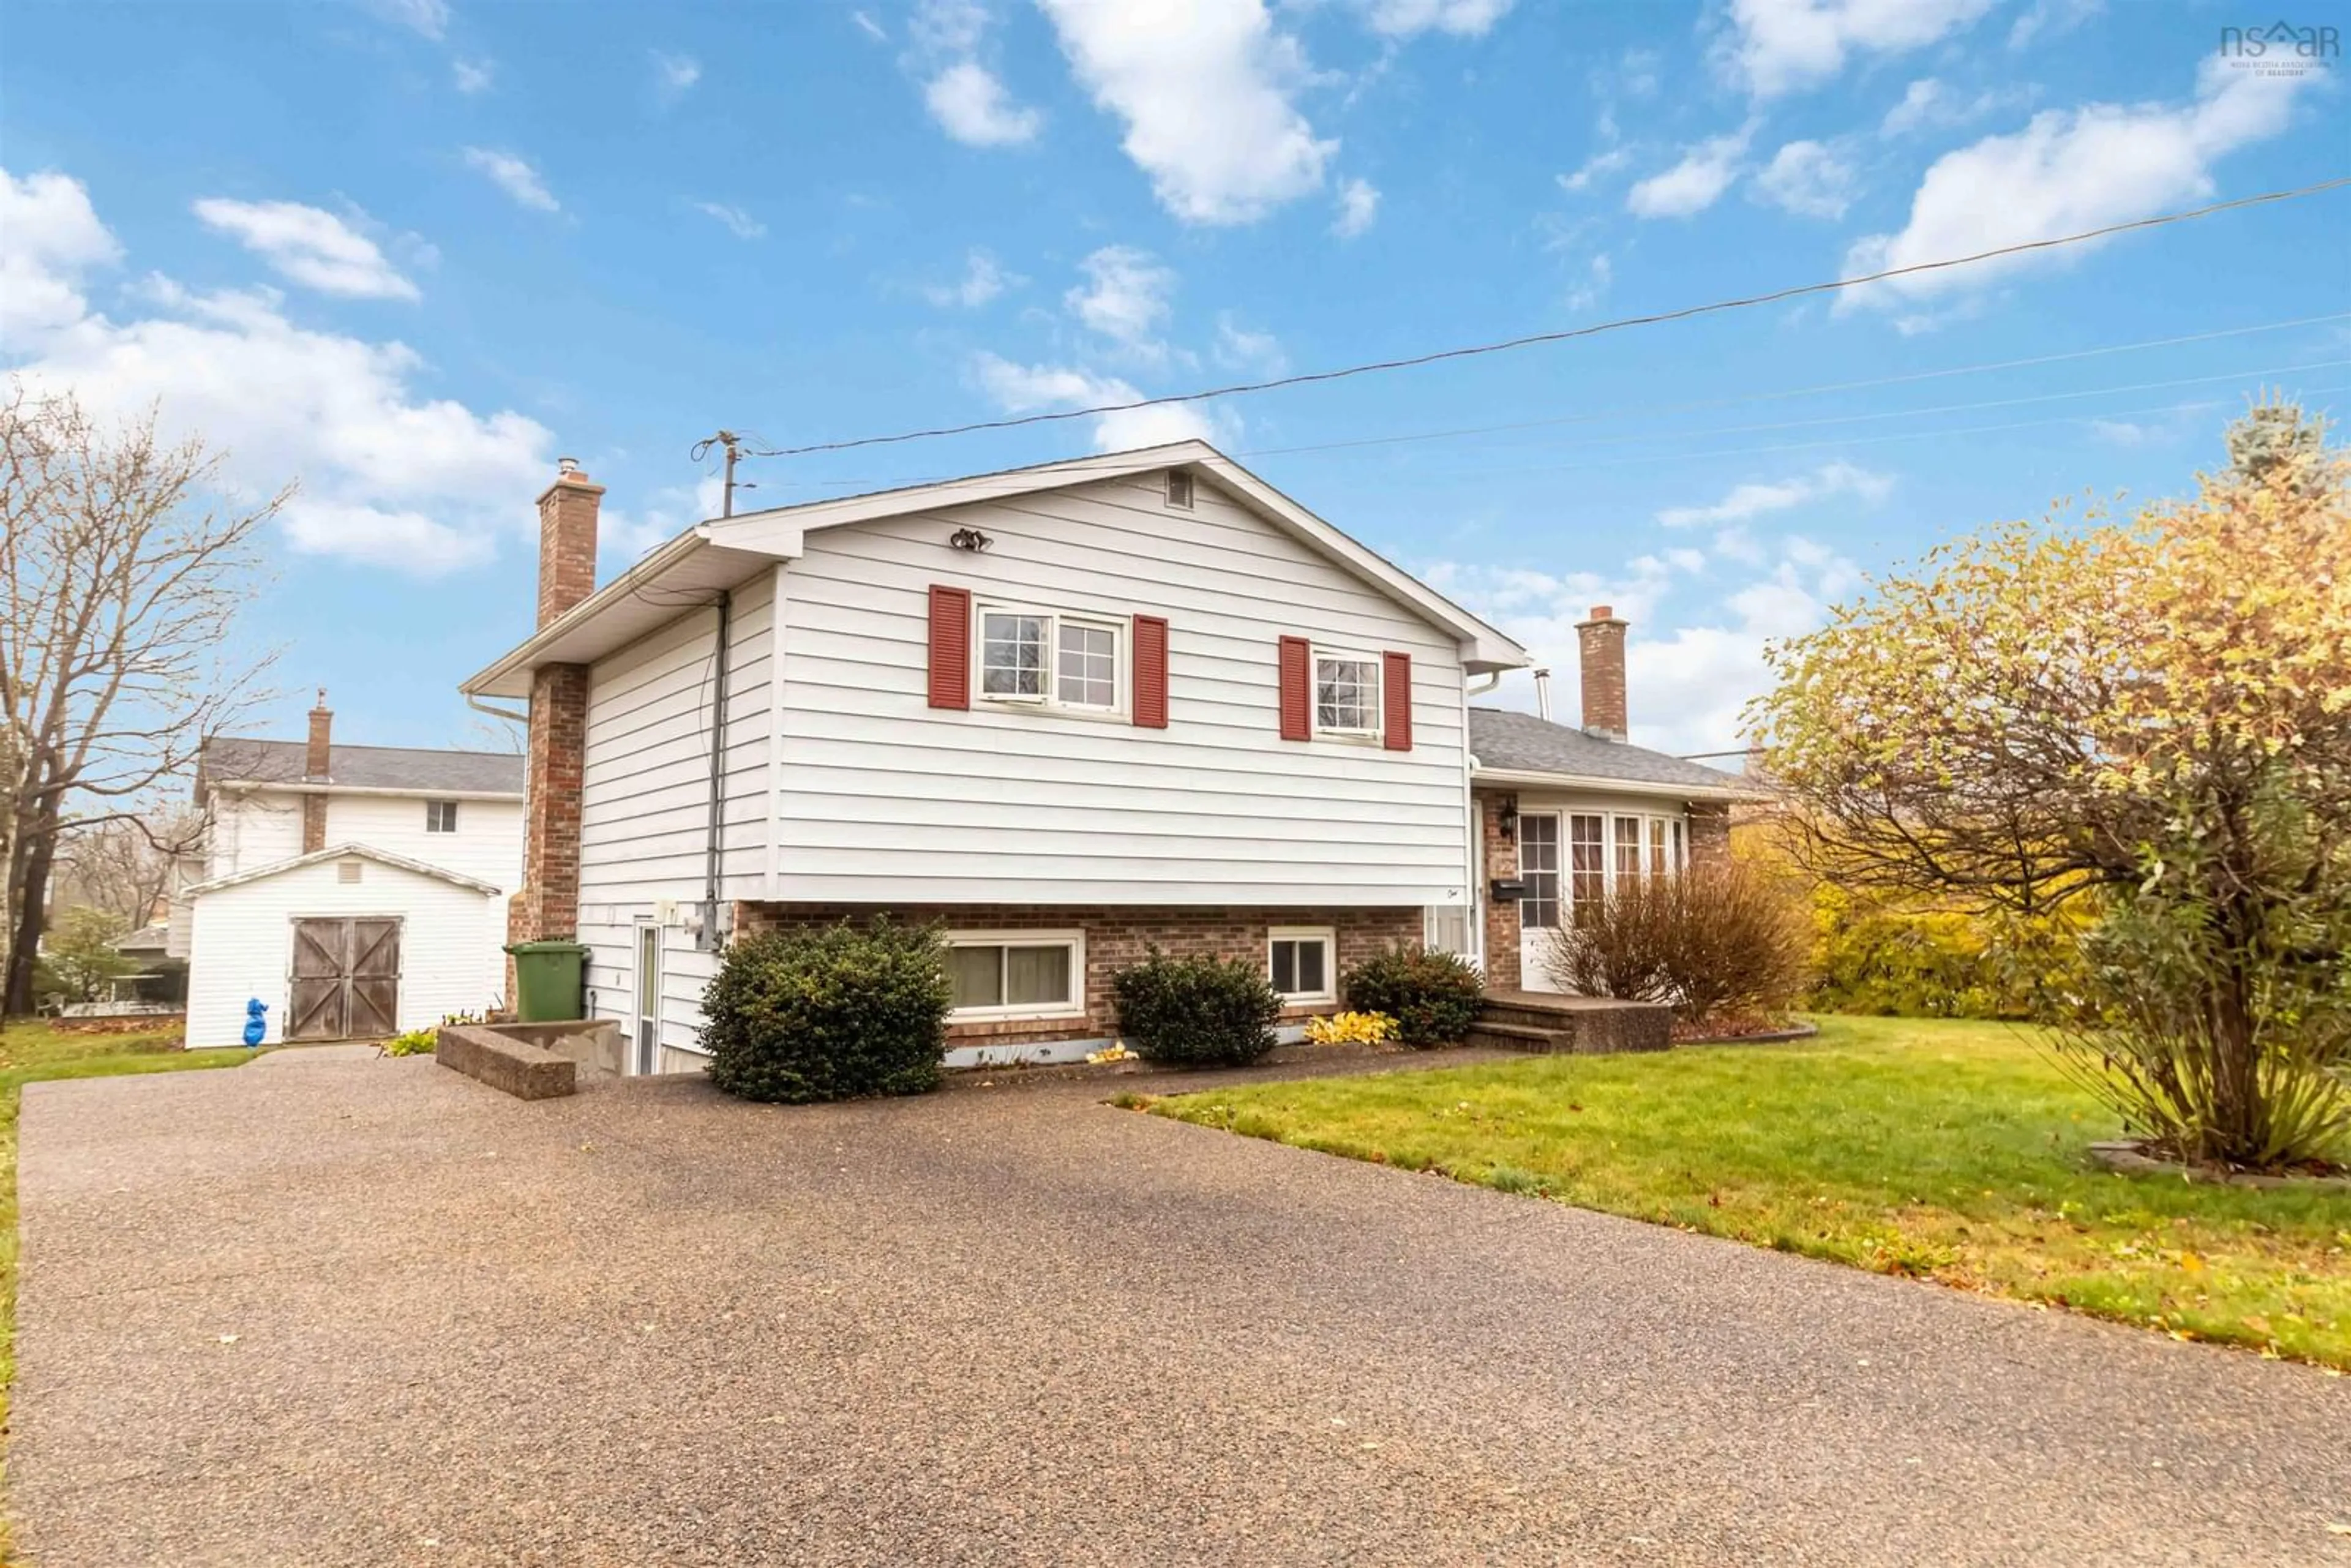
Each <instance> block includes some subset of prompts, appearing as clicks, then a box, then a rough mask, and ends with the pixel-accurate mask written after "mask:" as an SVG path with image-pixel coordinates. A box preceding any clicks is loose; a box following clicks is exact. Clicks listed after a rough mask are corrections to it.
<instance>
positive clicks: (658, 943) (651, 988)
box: [629, 925, 662, 1075]
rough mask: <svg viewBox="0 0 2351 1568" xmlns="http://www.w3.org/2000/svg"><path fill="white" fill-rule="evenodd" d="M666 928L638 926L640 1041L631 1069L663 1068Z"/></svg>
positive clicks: (651, 1069)
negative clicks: (662, 1040) (663, 982)
mask: <svg viewBox="0 0 2351 1568" xmlns="http://www.w3.org/2000/svg"><path fill="white" fill-rule="evenodd" d="M661 971H662V928H661V927H660V926H658V925H640V926H638V927H637V977H636V978H637V984H636V996H637V1007H636V1026H637V1027H636V1030H635V1033H636V1040H635V1042H634V1044H635V1051H634V1052H633V1056H634V1060H633V1061H631V1062H630V1064H629V1071H632V1072H634V1073H638V1074H640V1075H642V1074H644V1073H649V1072H658V1071H661V992H662V974H661Z"/></svg>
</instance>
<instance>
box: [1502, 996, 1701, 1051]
mask: <svg viewBox="0 0 2351 1568" xmlns="http://www.w3.org/2000/svg"><path fill="white" fill-rule="evenodd" d="M1673 1027H1674V1025H1673V1009H1670V1008H1666V1007H1660V1006H1657V1005H1656V1004H1654V1003H1649V1002H1612V1001H1605V1000H1602V999H1600V998H1574V999H1573V1002H1565V1001H1562V1003H1559V1004H1552V1005H1545V1004H1544V1003H1541V1002H1526V1001H1518V1000H1501V999H1497V1000H1491V1001H1489V1002H1488V1003H1487V1004H1486V1008H1485V1010H1484V1011H1483V1012H1482V1013H1480V1014H1479V1018H1478V1021H1477V1023H1476V1024H1475V1025H1474V1026H1472V1027H1471V1029H1470V1031H1469V1041H1468V1042H1469V1043H1470V1044H1472V1045H1482V1046H1486V1047H1489V1048H1491V1049H1495V1050H1500V1051H1539V1052H1542V1053H1545V1054H1566V1055H1576V1056H1588V1055H1600V1054H1603V1053H1604V1052H1609V1051H1665V1050H1667V1049H1668V1048H1669V1047H1671V1046H1672V1044H1673V1042H1674V1036H1673Z"/></svg>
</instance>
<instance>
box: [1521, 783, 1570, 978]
mask: <svg viewBox="0 0 2351 1568" xmlns="http://www.w3.org/2000/svg"><path fill="white" fill-rule="evenodd" d="M1559 822H1560V818H1559V813H1558V812H1557V811H1523V812H1520V815H1519V880H1520V881H1521V882H1523V883H1526V884H1527V891H1526V893H1525V894H1524V895H1523V896H1522V897H1520V900H1519V984H1520V986H1521V987H1522V988H1525V989H1527V990H1530V991H1555V990H1558V989H1559V988H1560V986H1559V982H1558V981H1556V980H1554V979H1552V977H1551V950H1552V933H1553V932H1555V931H1557V930H1558V929H1559V920H1560V914H1559V912H1560V897H1559V893H1560V854H1561V846H1560V831H1559Z"/></svg>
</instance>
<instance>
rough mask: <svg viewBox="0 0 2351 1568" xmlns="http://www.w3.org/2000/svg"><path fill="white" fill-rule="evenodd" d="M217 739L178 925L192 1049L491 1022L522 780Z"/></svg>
mask: <svg viewBox="0 0 2351 1568" xmlns="http://www.w3.org/2000/svg"><path fill="white" fill-rule="evenodd" d="M333 722H334V716H333V715H332V714H331V713H329V712H328V711H327V707H326V694H325V693H323V692H322V693H320V694H319V706H317V707H316V708H314V709H313V710H312V711H311V714H310V729H309V737H308V740H307V741H283V740H253V739H245V738H239V737H227V736H217V737H213V738H211V739H209V740H207V741H206V742H205V743H204V750H203V755H202V756H201V758H199V760H198V765H197V774H196V803H197V805H198V806H199V807H200V808H201V809H202V810H203V811H204V817H205V831H204V846H203V850H202V852H201V856H200V858H199V859H198V860H197V861H196V862H194V863H193V865H191V866H190V867H188V868H187V869H186V870H185V871H184V872H183V886H182V888H181V890H180V892H179V894H178V895H177V897H176V898H175V899H174V901H173V904H172V920H171V925H172V943H173V951H174V953H175V954H178V955H180V956H185V957H186V958H187V959H188V965H189V969H188V1033H187V1043H188V1044H189V1045H191V1046H208V1045H235V1044H237V1043H238V1042H239V1041H240V1040H241V1039H242V1031H243V1030H244V1028H245V1019H246V1002H247V1001H248V1000H250V999H252V998H259V999H260V1000H261V1001H263V1002H264V1003H266V1004H267V1007H268V1009H269V1010H268V1013H267V1015H266V1018H267V1024H268V1030H267V1033H266V1040H269V1041H270V1042H272V1043H276V1042H279V1041H284V1040H345V1039H371V1038H376V1037H380V1036H382V1035H387V1034H392V1033H397V1032H399V1031H401V1030H408V1029H415V1028H419V1027H421V1026H423V1025H426V1024H432V1023H437V1022H438V1021H440V1019H441V1018H442V1017H443V1015H444V1014H446V1013H450V1012H455V1011H460V1010H470V1011H479V1010H481V1009H486V1008H489V1007H493V1006H495V1005H496V1004H497V1002H498V1001H499V1000H500V998H502V996H503V994H504V991H505V988H506V958H505V955H504V953H503V952H502V951H501V946H502V944H503V942H504V941H505V936H506V917H505V916H506V907H505V900H506V899H507V896H508V895H509V894H512V893H513V891H514V890H515V889H516V888H517V886H518V885H520V883H521V880H522V823H523V762H522V758H519V757H516V756H511V755H500V754H497V753H494V752H476V751H428V750H416V749H411V748H407V747H388V746H341V745H337V744H335V743H334V741H333V736H332V727H333Z"/></svg>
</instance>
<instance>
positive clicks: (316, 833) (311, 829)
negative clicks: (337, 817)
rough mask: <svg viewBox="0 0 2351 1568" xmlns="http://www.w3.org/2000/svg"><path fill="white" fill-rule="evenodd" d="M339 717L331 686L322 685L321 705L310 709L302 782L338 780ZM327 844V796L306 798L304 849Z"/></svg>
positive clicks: (315, 848)
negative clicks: (331, 708) (331, 707)
mask: <svg viewBox="0 0 2351 1568" xmlns="http://www.w3.org/2000/svg"><path fill="white" fill-rule="evenodd" d="M334 733H335V716H334V714H333V713H332V712H331V711H329V708H328V706H327V688H326V687H324V686H320V687H319V704H318V706H316V707H314V708H312V709H311V710H310V738H309V741H308V745H307V746H305V747H304V748H303V752H302V782H304V783H305V784H326V783H330V782H332V781H333V779H334V772H335V767H334V758H335V747H334ZM326 847H327V798H326V797H325V796H324V795H305V796H303V797H302V852H303V853H304V854H306V855H307V854H311V853H314V852H317V851H319V850H323V849H325V848H326Z"/></svg>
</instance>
